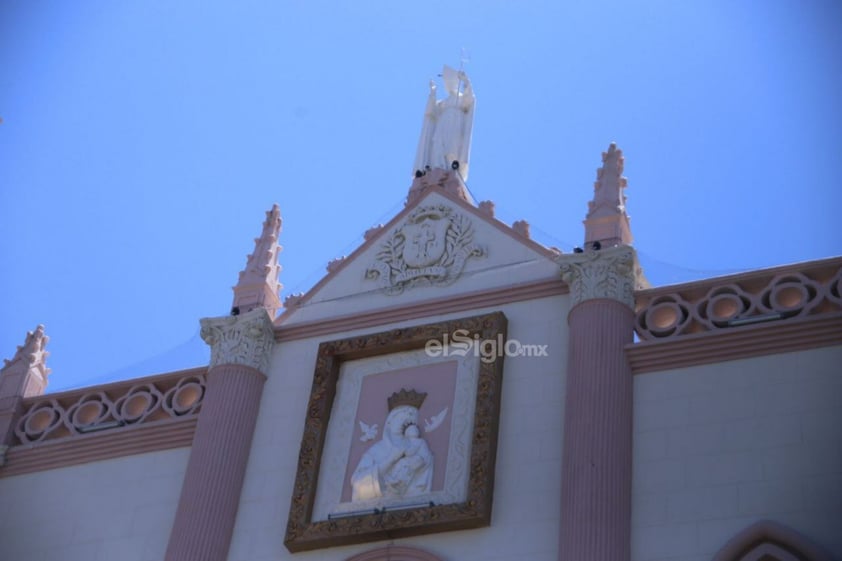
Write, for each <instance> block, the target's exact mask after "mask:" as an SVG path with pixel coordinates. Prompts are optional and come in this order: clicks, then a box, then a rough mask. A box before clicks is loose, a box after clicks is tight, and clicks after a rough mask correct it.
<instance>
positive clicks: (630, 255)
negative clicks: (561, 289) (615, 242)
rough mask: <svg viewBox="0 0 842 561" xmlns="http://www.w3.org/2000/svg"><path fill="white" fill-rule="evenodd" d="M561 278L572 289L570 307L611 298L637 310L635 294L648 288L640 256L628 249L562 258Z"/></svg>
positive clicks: (613, 249) (608, 250)
mask: <svg viewBox="0 0 842 561" xmlns="http://www.w3.org/2000/svg"><path fill="white" fill-rule="evenodd" d="M558 263H559V264H560V265H561V278H562V279H564V282H566V283H567V284H568V286H570V297H571V300H572V302H571V305H570V307H571V308H572V307H574V306H576V305H577V304H580V303H582V302H584V301H586V300H595V299H597V298H610V299H612V300H617V301H619V302H622V303H623V304H625V305H626V306H628V307H629V308H632V309H633V308H634V291H635V289H637V288H640V287H642V286H643V285H644V284H645V280H644V279H643V273H642V271H641V269H640V266H639V265H638V263H637V255H636V253H635V251H634V249H632V248H631V247H629V246H616V247H609V248H606V249H601V250H599V251H587V252H585V253H574V254H565V255H561V256H559V258H558Z"/></svg>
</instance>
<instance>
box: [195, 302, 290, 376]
mask: <svg viewBox="0 0 842 561" xmlns="http://www.w3.org/2000/svg"><path fill="white" fill-rule="evenodd" d="M200 321H201V325H202V330H201V332H200V334H201V336H202V339H204V340H205V343H207V344H208V345H210V347H211V361H210V366H211V368H213V367H214V366H217V365H222V364H242V365H245V366H250V367H252V368H256V369H257V370H259V371H261V372H263V373H264V374H266V373H267V372H268V369H269V368H268V367H269V357H270V355H271V354H272V346H273V343H274V341H275V334H274V330H273V327H272V320H271V319H270V318H269V313H268V312H267V311H266V310H265V309H264V308H255V309H254V310H252V311H250V312H247V313H245V314H241V315H239V316H224V317H219V318H204V319H202V320H200Z"/></svg>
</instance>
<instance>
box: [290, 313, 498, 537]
mask: <svg viewBox="0 0 842 561" xmlns="http://www.w3.org/2000/svg"><path fill="white" fill-rule="evenodd" d="M506 326H507V321H506V317H505V315H503V313H502V312H495V313H491V314H486V315H481V316H473V317H467V318H461V319H456V320H450V321H443V322H437V323H431V324H426V325H419V326H413V327H408V328H402V329H393V330H391V331H385V332H381V333H374V334H370V335H362V336H358V337H351V338H347V339H341V340H336V341H328V342H324V343H322V344H321V345H319V350H318V356H317V358H316V368H315V372H314V375H313V386H312V390H311V392H310V400H309V403H308V406H307V412H306V419H305V425H304V434H303V436H302V439H301V448H300V451H299V456H298V468H297V471H296V477H295V485H294V487H293V493H292V499H291V502H290V510H289V519H288V522H287V529H286V535H285V538H284V544H285V545H286V547H287V549H289V551H291V552H298V551H307V550H312V549H320V548H325V547H333V546H338V545H347V544H354V543H362V542H369V541H377V540H387V539H393V538H398V537H405V536H412V535H419V534H429V533H435V532H444V531H451V530H464V529H469V528H478V527H482V526H488V525H489V524H490V523H491V505H492V499H493V492H494V467H495V460H496V455H497V432H498V426H499V415H500V394H501V389H502V379H503V354H504V353H503V352H501V351H502V348H503V343H504V342H505V338H506ZM468 339H469V340H470V341H472V344H471V347H470V349H468V350H467V351H466V350H464V348H459V346H458V345H452V346H453V347H456V348H455V349H453V350H454V354H459V352H460V351H461V356H463V357H464V356H465V355H466V353H473V354H474V355H475V356H476V363H475V364H476V366H475V368H476V391H475V396H476V397H475V404H472V405H474V407H473V411H474V413H473V420H472V422H471V423H470V425H471V426H470V430H469V431H468V433H467V434H468V437H466V440H469V446H470V450H469V452H468V459H467V462H466V471H467V477H466V485H467V488H466V489H465V490H464V493H463V496H464V500H462V501H459V502H451V503H446V504H436V503H435V502H432V501H430V502H427V503H426V504H418V505H409V506H402V507H400V508H395V509H390V508H383V509H373V510H369V511H366V512H349V513H346V514H344V515H342V516H339V517H336V518H331V517H328V519H326V520H314V519H313V518H314V517H313V512H314V504H315V503H316V498H317V494H318V492H319V488H318V487H319V481H320V479H319V474H320V469H321V468H322V464H323V461H325V458H324V457H323V456H324V450H325V441H326V437H327V435H328V429H329V427H330V424H331V413H332V411H333V409H334V398H335V397H336V394H337V385H338V384H339V382H340V376H341V372H342V365H343V364H344V363H349V362H351V361H358V360H360V359H367V358H370V357H385V358H388V357H390V356H393V355H394V356H396V355H398V354H400V353H406V352H407V351H422V352H423V351H424V350H425V349H430V348H431V347H430V346H428V345H429V342H430V341H434V342H436V343H435V344H434V345H433V347H432V348H434V349H437V350H438V351H439V352H441V351H442V348H443V347H442V345H440V343H443V345H444V347H445V348H446V347H447V345H448V342H453V341H454V340H456V341H459V340H461V341H465V340H468ZM483 342H487V343H488V344H487V345H486V348H485V349H484V354H482V355H480V353H479V349H480V348H481V345H482V344H483ZM498 348H499V349H500V352H497V349H498ZM491 350H494V351H495V352H493V353H491V352H489V351H491ZM465 444H466V446H467V444H468V443H467V442H466V443H465Z"/></svg>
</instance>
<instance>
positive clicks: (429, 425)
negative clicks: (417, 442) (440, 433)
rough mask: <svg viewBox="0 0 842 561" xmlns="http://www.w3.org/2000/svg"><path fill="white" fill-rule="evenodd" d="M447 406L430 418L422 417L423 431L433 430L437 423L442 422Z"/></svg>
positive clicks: (437, 426)
mask: <svg viewBox="0 0 842 561" xmlns="http://www.w3.org/2000/svg"><path fill="white" fill-rule="evenodd" d="M447 409H448V408H447V407H445V408H444V409H442V410H441V412H440V413H439V414H438V415H435V416H434V417H433V418H432V419H424V432H433V431H434V430H436V429H437V428H439V425H441V424H442V422H444V418H445V417H446V416H447Z"/></svg>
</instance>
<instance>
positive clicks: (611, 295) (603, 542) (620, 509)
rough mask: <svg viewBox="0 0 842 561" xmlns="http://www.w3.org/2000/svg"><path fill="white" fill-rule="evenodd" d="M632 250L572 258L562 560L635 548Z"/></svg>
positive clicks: (602, 559) (611, 557)
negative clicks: (630, 347) (627, 349)
mask: <svg viewBox="0 0 842 561" xmlns="http://www.w3.org/2000/svg"><path fill="white" fill-rule="evenodd" d="M634 269H635V267H634V255H633V253H632V250H631V248H628V247H618V248H611V249H607V250H603V251H600V252H593V253H588V254H585V255H584V256H572V257H571V259H570V260H569V262H568V263H566V264H563V265H562V270H563V271H564V277H565V280H566V281H567V282H568V283H569V284H570V286H571V298H572V299H573V303H572V309H571V310H570V314H569V315H568V324H569V327H570V340H569V347H568V363H567V392H566V397H565V409H564V448H563V452H562V483H561V528H560V532H559V560H560V561H589V560H590V561H628V560H629V559H630V554H631V553H630V551H631V468H632V374H631V368H630V366H629V364H628V361H627V360H626V356H625V351H624V347H625V345H627V344H628V343H631V342H632V340H633V333H634V331H633V329H634V314H633V312H632V309H631V303H632V302H631V298H632V294H633V286H634V274H633V271H634Z"/></svg>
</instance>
